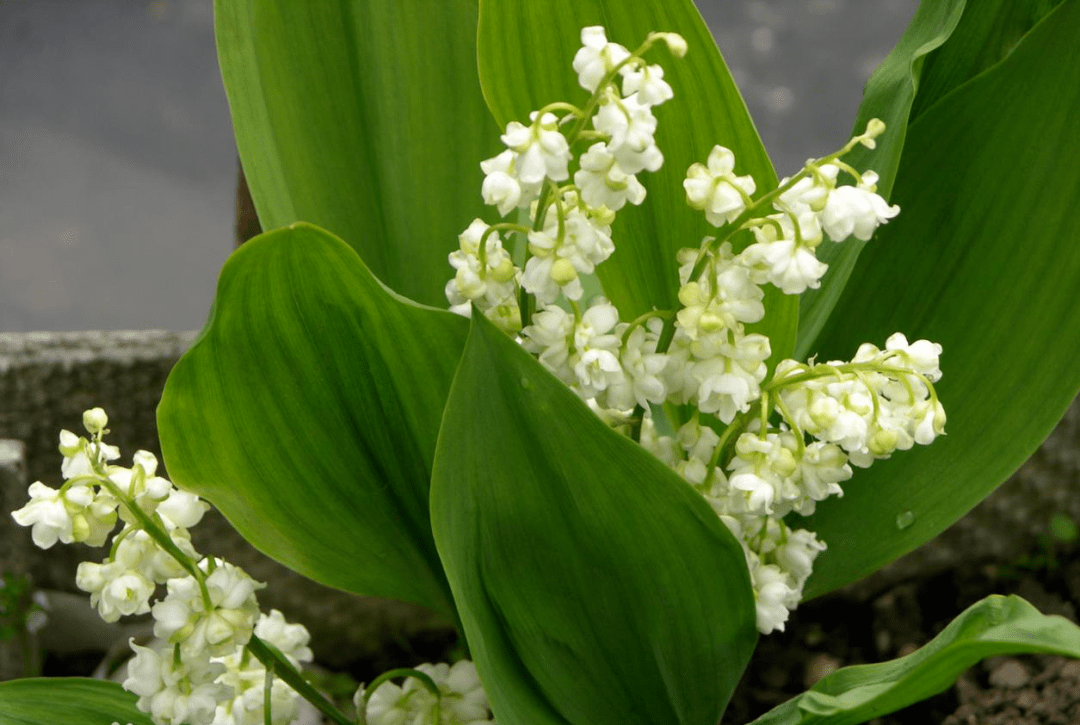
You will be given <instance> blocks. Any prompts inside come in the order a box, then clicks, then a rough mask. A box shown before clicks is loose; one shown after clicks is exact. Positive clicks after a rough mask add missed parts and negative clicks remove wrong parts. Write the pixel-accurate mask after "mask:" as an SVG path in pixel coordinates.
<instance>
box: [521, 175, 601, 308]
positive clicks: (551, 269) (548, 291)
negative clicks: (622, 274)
mask: <svg viewBox="0 0 1080 725" xmlns="http://www.w3.org/2000/svg"><path fill="white" fill-rule="evenodd" d="M613 218H614V214H613V213H612V212H611V211H610V210H607V209H604V208H603V207H601V208H600V209H598V210H597V209H589V208H588V207H584V206H583V205H582V204H581V203H580V201H579V198H578V195H577V194H576V193H574V192H568V193H566V194H564V195H563V198H562V199H561V200H557V201H556V202H555V203H554V204H553V205H552V208H550V209H549V210H548V213H547V216H546V217H545V219H544V228H543V229H540V230H533V231H531V232H529V252H530V253H531V254H532V255H533V256H531V257H530V258H529V260H528V261H527V262H526V263H525V269H524V271H523V272H522V275H521V286H522V287H524V288H525V290H526V291H527V292H530V293H532V294H533V295H535V296H536V301H537V303H538V304H541V305H546V304H549V303H551V302H554V301H555V299H556V298H557V297H558V295H559V293H560V292H561V293H562V294H564V295H566V297H567V298H568V299H571V300H579V299H581V295H582V294H583V292H584V288H583V287H582V285H581V278H580V275H582V274H591V273H592V272H593V270H595V268H596V265H598V264H600V263H601V262H603V261H604V260H606V259H607V258H608V257H610V256H611V254H612V252H614V251H615V245H614V243H613V242H612V240H611V227H610V223H611V220H612V219H613Z"/></svg>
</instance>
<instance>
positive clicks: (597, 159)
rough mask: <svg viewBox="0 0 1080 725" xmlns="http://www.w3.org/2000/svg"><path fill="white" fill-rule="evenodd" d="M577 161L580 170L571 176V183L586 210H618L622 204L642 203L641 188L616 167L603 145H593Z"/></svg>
mask: <svg viewBox="0 0 1080 725" xmlns="http://www.w3.org/2000/svg"><path fill="white" fill-rule="evenodd" d="M579 161H580V164H581V167H580V168H579V169H578V170H577V171H576V172H575V173H574V184H575V185H576V186H577V187H578V189H579V190H580V191H581V199H582V201H584V202H585V203H586V204H588V205H589V206H590V207H594V208H595V207H601V206H604V207H607V208H608V209H610V210H612V211H618V210H619V209H622V208H623V206H625V204H626V202H630V203H631V204H634V205H638V204H641V202H643V201H644V200H645V187H644V186H642V185H641V182H639V181H638V180H637V177H636V176H634V175H633V174H628V173H626V172H625V171H624V170H623V169H622V167H621V166H619V163H618V161H617V160H616V158H615V155H614V154H612V153H611V152H610V151H609V150H608V147H607V144H606V143H603V142H600V143H595V144H593V145H592V146H590V147H589V150H588V151H586V152H585V153H583V154H582V155H581V158H580V160H579Z"/></svg>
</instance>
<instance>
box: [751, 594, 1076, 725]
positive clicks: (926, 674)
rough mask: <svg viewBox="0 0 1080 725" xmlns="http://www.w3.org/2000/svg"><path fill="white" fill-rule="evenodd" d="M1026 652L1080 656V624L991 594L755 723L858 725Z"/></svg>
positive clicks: (1013, 598) (834, 675)
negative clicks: (991, 661)
mask: <svg viewBox="0 0 1080 725" xmlns="http://www.w3.org/2000/svg"><path fill="white" fill-rule="evenodd" d="M1022 652H1031V653H1043V654H1057V655H1066V656H1069V657H1080V627H1077V626H1076V625H1075V624H1073V623H1072V622H1070V621H1069V620H1067V619H1065V618H1064V617H1059V616H1056V615H1055V616H1049V617H1048V616H1046V615H1044V614H1041V613H1040V612H1039V610H1037V609H1035V607H1033V606H1031V605H1030V604H1028V603H1027V602H1025V601H1024V600H1023V599H1021V598H1020V597H1016V596H1010V597H1002V596H997V595H994V596H990V597H987V598H986V599H983V600H982V601H981V602H978V603H976V604H974V605H972V606H971V607H968V608H967V609H966V610H965V611H964V612H963V613H961V614H960V616H958V617H957V618H956V619H954V620H953V621H952V622H950V623H949V626H948V627H946V628H945V629H944V630H943V631H942V632H941V634H939V635H938V636H937V637H934V639H932V640H931V641H930V642H929V643H928V644H927V645H925V646H923V647H922V648H921V649H918V650H916V651H915V652H912V653H911V654H910V655H908V656H906V657H901V658H900V659H896V660H892V661H891V662H882V663H881V664H876V665H856V666H854V667H844V668H843V669H840V670H837V671H836V672H833V673H832V674H831V675H828V676H827V677H825V678H824V679H822V680H821V681H820V682H818V683H817V684H816V685H814V687H813V688H812V689H810V690H808V691H807V692H804V693H803V694H801V695H799V696H798V697H796V698H794V699H792V700H788V701H787V702H785V703H784V704H783V705H780V706H779V707H777V708H774V709H773V710H770V711H769V712H767V713H766V714H764V715H762V716H761V717H759V718H758V719H757V720H754V722H753V723H751V725H858V723H864V722H867V721H868V720H872V719H873V718H875V717H879V716H881V715H886V714H888V713H890V712H896V711H897V710H900V709H901V708H904V707H907V706H908V705H911V704H914V703H916V702H919V701H920V700H924V699H926V698H928V697H930V696H932V695H936V694H938V693H939V692H942V691H944V690H945V689H947V688H948V687H949V686H950V685H952V684H953V682H955V681H956V678H957V677H959V676H960V673H962V672H963V671H964V670H966V669H967V668H968V667H970V666H971V665H973V664H975V663H976V662H978V661H979V660H982V659H985V658H987V657H992V656H994V655H1000V654H1013V653H1022Z"/></svg>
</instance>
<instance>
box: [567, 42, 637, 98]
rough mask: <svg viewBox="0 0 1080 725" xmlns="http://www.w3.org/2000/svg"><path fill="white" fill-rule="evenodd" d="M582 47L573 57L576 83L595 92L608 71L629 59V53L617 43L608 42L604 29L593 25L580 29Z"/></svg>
mask: <svg viewBox="0 0 1080 725" xmlns="http://www.w3.org/2000/svg"><path fill="white" fill-rule="evenodd" d="M581 44H582V47H581V48H580V49H579V50H578V52H577V54H576V55H574V70H575V71H576V72H577V74H578V83H580V84H581V87H582V88H584V89H585V90H587V91H592V92H595V91H596V89H597V88H598V87H599V86H600V81H602V80H603V79H604V76H605V75H607V74H608V73H609V72H610V71H612V70H614V69H615V67H616V66H617V65H619V63H622V62H623V61H624V60H626V59H627V58H629V57H630V51H628V50H627V49H626V48H624V47H623V46H621V45H619V44H618V43H610V42H608V39H607V35H606V33H605V32H604V28H603V27H602V26H599V25H593V26H590V27H587V28H582V29H581Z"/></svg>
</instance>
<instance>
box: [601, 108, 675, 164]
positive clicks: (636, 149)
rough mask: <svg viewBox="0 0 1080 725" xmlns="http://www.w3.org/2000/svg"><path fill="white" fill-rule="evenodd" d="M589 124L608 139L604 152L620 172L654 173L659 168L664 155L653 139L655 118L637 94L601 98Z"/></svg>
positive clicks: (650, 109)
mask: <svg viewBox="0 0 1080 725" xmlns="http://www.w3.org/2000/svg"><path fill="white" fill-rule="evenodd" d="M592 120H593V127H594V128H596V130H597V131H600V132H601V133H603V134H607V135H608V136H609V137H610V139H609V141H608V142H607V147H608V150H609V151H610V152H611V153H612V154H613V155H614V156H615V159H616V160H617V161H618V162H619V167H620V168H621V169H622V170H623V171H624V172H626V173H628V174H636V173H638V172H640V171H644V170H646V169H647V170H649V171H656V170H657V169H659V168H660V167H661V166H662V165H663V163H664V155H663V154H662V153H661V152H660V149H659V148H657V146H656V141H655V139H654V138H653V134H654V133H655V132H656V116H654V115H653V113H652V107H651V106H649V105H647V104H645V103H642V102H641V101H640V100H639V98H638V94H636V93H635V94H632V95H630V96H627V97H626V98H620V97H619V95H618V94H616V93H614V92H609V93H607V94H605V95H604V97H603V99H602V100H601V103H600V108H599V109H597V111H596V115H595V116H593V119H592Z"/></svg>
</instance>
